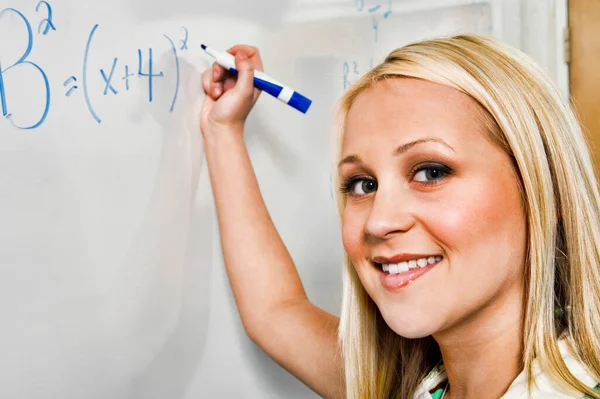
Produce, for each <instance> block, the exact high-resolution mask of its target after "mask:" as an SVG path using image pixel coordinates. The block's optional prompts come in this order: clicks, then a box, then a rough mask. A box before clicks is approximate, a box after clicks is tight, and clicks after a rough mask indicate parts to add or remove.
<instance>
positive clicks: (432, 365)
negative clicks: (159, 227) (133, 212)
mask: <svg viewBox="0 0 600 399" xmlns="http://www.w3.org/2000/svg"><path fill="white" fill-rule="evenodd" d="M230 52H231V53H232V54H235V55H236V63H237V66H238V68H239V70H240V73H239V77H238V78H237V79H236V78H235V77H233V76H231V75H229V74H228V73H226V72H225V71H224V70H223V69H222V68H220V67H219V66H217V65H214V66H213V68H212V69H211V70H208V71H206V72H205V74H204V75H203V85H204V89H205V91H206V93H207V96H206V100H205V103H204V106H203V109H202V115H201V129H202V134H203V138H204V143H205V146H204V150H205V152H206V159H207V162H208V167H209V171H210V178H211V181H212V184H213V191H214V196H215V201H216V205H217V213H218V218H219V225H220V232H221V242H222V248H223V252H224V257H225V264H226V267H227V272H228V275H229V279H230V282H231V285H232V287H233V292H234V295H235V299H236V302H237V305H238V308H239V311H240V314H241V318H242V321H243V323H244V326H245V328H246V331H247V333H248V335H249V336H250V338H251V339H252V340H254V341H255V342H256V343H257V344H258V345H259V346H260V347H261V348H263V350H264V351H265V352H266V353H267V354H268V355H270V356H271V357H272V358H273V359H274V360H275V361H277V362H278V363H279V364H280V365H282V366H283V367H284V368H286V369H287V370H288V371H290V372H291V373H292V374H294V375H296V376H297V377H298V378H299V379H300V380H302V381H303V382H304V383H305V384H307V385H308V386H309V387H311V388H312V389H313V390H314V391H315V392H317V393H319V394H320V395H322V396H324V397H348V398H365V399H366V398H369V399H370V398H419V399H425V398H427V399H429V398H440V397H443V398H444V399H449V398H452V399H456V398H466V399H469V398H478V399H482V398H499V397H503V398H528V397H531V398H544V399H547V398H581V397H584V395H588V396H589V397H592V398H600V393H598V392H600V385H597V384H598V382H600V194H599V192H598V188H597V183H596V179H595V176H594V172H593V167H592V163H591V161H590V155H589V151H588V148H587V146H586V142H585V140H584V137H583V134H582V131H581V128H580V126H579V124H578V122H577V120H576V118H575V116H574V115H573V112H572V110H571V109H570V107H569V106H568V104H566V103H565V102H564V101H563V100H562V99H561V96H560V94H559V92H558V91H557V90H556V88H555V87H554V86H553V84H552V83H551V82H550V80H549V79H548V77H546V75H545V73H544V72H543V71H542V70H541V69H540V68H539V67H538V66H536V65H535V64H534V63H533V62H532V61H531V60H530V59H529V58H528V57H527V56H525V55H524V54H522V53H521V52H519V51H517V50H514V49H512V48H509V47H507V46H506V45H503V44H501V43H499V42H497V41H495V40H493V39H490V38H485V37H480V36H473V35H461V36H455V37H451V38H442V39H437V40H427V41H422V42H418V43H414V44H411V45H408V46H405V47H402V48H400V49H398V50H395V51H393V52H392V53H391V54H390V55H389V56H388V57H387V58H386V60H385V61H384V62H383V63H382V64H380V65H378V66H377V67H375V68H374V69H373V70H371V71H370V72H368V73H367V74H366V75H365V76H364V77H363V78H362V79H361V80H360V81H359V82H357V83H356V84H354V86H353V87H351V88H350V89H349V90H348V91H347V92H346V93H345V94H344V97H343V98H342V100H341V103H340V104H341V106H340V121H339V129H338V132H337V136H336V142H337V145H336V153H335V157H334V158H335V168H336V169H337V172H338V173H337V182H338V184H339V187H340V192H339V193H338V197H337V203H338V208H339V211H340V217H341V222H342V239H343V244H344V249H345V260H344V295H343V307H342V312H341V320H338V319H337V318H336V317H335V316H333V315H330V314H328V313H326V312H324V311H322V310H320V309H318V308H316V307H315V306H313V305H312V304H311V303H310V302H309V301H308V299H307V297H306V294H305V292H304V290H303V288H302V284H301V282H300V280H299V277H298V274H297V272H296V270H295V267H294V265H293V263H292V260H291V258H290V256H289V254H288V253H287V251H286V249H285V247H284V244H283V243H282V242H281V240H280V238H279V236H278V234H277V232H276V229H275V227H274V226H273V223H272V222H271V219H270V217H269V214H268V212H267V210H266V208H265V205H264V203H263V201H262V198H261V195H260V192H259V189H258V185H257V182H256V179H255V176H254V173H253V170H252V166H251V164H250V161H249V158H248V154H247V151H246V147H245V146H244V142H243V137H242V135H243V128H244V122H245V119H246V117H247V115H248V113H249V112H250V110H251V108H252V106H253V104H254V103H255V101H256V99H257V97H258V95H259V93H258V91H257V90H255V89H254V88H253V86H252V74H253V69H254V68H257V69H262V63H261V60H260V56H259V53H258V50H257V49H255V48H252V47H249V46H235V47H233V48H232V49H230ZM247 276H252V279H248V278H247ZM338 337H339V340H338ZM338 343H339V344H338ZM594 388H595V391H594Z"/></svg>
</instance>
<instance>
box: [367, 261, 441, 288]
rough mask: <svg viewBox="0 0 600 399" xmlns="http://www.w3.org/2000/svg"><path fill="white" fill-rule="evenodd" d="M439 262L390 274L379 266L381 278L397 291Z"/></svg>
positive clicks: (384, 285)
mask: <svg viewBox="0 0 600 399" xmlns="http://www.w3.org/2000/svg"><path fill="white" fill-rule="evenodd" d="M439 263H440V262H438V263H434V264H433V265H427V266H425V267H417V268H416V269H410V270H408V271H406V272H402V273H399V274H390V273H387V272H384V271H383V270H381V268H380V267H378V268H377V269H378V273H379V278H380V280H381V285H383V287H384V288H385V289H386V290H388V291H390V292H395V291H397V290H398V289H400V288H403V287H406V286H407V285H408V284H410V283H412V282H413V281H415V280H416V279H418V278H419V277H421V276H422V275H424V274H425V273H427V272H428V271H430V270H431V269H433V268H434V267H436V266H437V265H438V264H439Z"/></svg>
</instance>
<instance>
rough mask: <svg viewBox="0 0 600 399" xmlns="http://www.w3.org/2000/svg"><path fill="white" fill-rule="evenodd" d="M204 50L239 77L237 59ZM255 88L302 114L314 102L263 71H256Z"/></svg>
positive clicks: (208, 48)
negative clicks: (236, 66) (236, 65)
mask: <svg viewBox="0 0 600 399" xmlns="http://www.w3.org/2000/svg"><path fill="white" fill-rule="evenodd" d="M201 47H202V50H204V51H206V53H207V54H209V55H211V56H212V57H214V58H215V60H216V62H217V64H219V65H221V66H222V67H223V68H225V69H227V70H228V71H229V72H231V73H233V74H235V75H237V73H238V71H237V69H236V68H235V57H234V56H233V55H231V54H229V53H226V52H222V51H216V50H213V49H211V48H210V47H207V46H205V45H204V44H202V45H201ZM254 86H256V88H258V89H260V90H262V91H265V92H267V93H269V94H270V95H272V96H273V97H275V98H278V99H280V100H281V101H283V102H284V103H286V104H288V105H290V106H292V107H294V108H296V109H297V110H298V111H300V112H302V113H306V111H308V108H309V107H310V105H311V103H312V101H311V100H309V99H308V98H306V97H304V96H303V95H302V94H300V93H298V92H296V91H294V90H292V89H290V88H289V87H287V86H285V85H283V84H281V83H279V82H278V81H276V80H275V79H272V78H270V77H269V76H267V75H265V74H264V73H263V72H261V71H257V70H255V71H254Z"/></svg>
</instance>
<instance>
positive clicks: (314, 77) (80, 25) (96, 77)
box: [0, 0, 564, 399]
mask: <svg viewBox="0 0 600 399" xmlns="http://www.w3.org/2000/svg"><path fill="white" fill-rule="evenodd" d="M559 3H560V2H558V3H557V2H554V1H550V2H544V6H542V5H541V4H542V3H541V2H535V1H532V0H527V1H526V0H523V1H516V0H515V1H510V0H507V1H497V0H496V1H492V0H490V1H471V0H469V1H467V0H444V1H438V0H423V1H399V0H398V1H396V0H394V1H390V0H380V1H379V2H378V1H377V0H373V1H371V0H365V1H362V0H276V1H275V0H271V1H269V0H258V1H253V2H248V1H243V0H221V1H218V2H217V1H213V2H210V1H206V0H195V1H191V0H169V1H159V0H119V1H117V0H104V1H102V2H89V1H81V0H78V1H76V0H46V1H35V0H34V1H30V0H0V112H1V113H2V118H0V192H1V195H0V299H1V300H0V317H1V327H2V329H1V331H2V334H0V353H1V354H2V362H0V397H2V398H26V399H33V398H61V399H65V398H74V399H75V398H77V399H80V398H89V399H96V398H111V399H112V398H115V399H120V398H123V399H126V398H127V399H131V398H144V399H146V398H209V397H210V398H215V397H218V398H239V397H244V398H267V397H272V398H279V397H286V398H307V397H316V395H315V394H314V393H312V392H311V391H310V390H309V389H308V388H306V387H305V386H303V385H302V384H301V383H299V382H298V381H297V380H296V379H295V378H294V377H292V376H290V375H289V374H288V373H287V372H285V371H284V370H283V369H281V368H280V367H278V366H277V365H276V364H275V363H274V362H272V361H271V360H270V359H269V358H267V357H266V356H265V355H264V354H263V353H262V352H261V351H260V349H259V348H257V347H256V346H255V345H254V344H253V343H252V342H251V341H250V340H249V339H248V338H247V337H246V335H245V333H244V330H243V328H242V325H241V322H240V320H239V316H238V313H237V309H236V307H235V303H234V300H233V297H232V294H231V291H230V288H229V285H228V281H227V276H226V274H225V271H224V266H223V261H222V255H221V251H220V243H219V239H218V228H217V225H216V219H215V213H214V204H213V202H212V195H211V191H210V190H211V189H210V184H209V181H208V175H207V171H206V166H205V163H204V156H203V151H202V140H201V136H200V133H199V130H198V126H199V121H198V114H199V109H200V107H201V103H202V99H203V93H202V88H201V84H200V74H201V72H202V71H203V70H204V69H205V68H206V67H207V66H208V65H209V63H210V60H209V59H208V58H206V57H205V56H204V55H203V54H202V51H201V50H200V44H201V43H205V44H207V45H209V46H211V47H213V48H216V49H226V48H228V47H229V46H231V45H233V44H236V43H248V44H252V45H255V46H257V47H259V48H260V49H261V53H262V55H263V59H264V63H265V69H266V71H267V72H268V73H269V74H270V75H271V76H273V77H274V78H276V79H277V80H279V81H282V82H285V83H286V84H287V85H289V86H291V87H293V88H294V89H296V90H298V91H299V92H301V93H303V94H305V95H306V96H308V97H309V98H311V99H312V100H313V105H312V107H311V109H310V110H309V112H308V113H307V114H306V115H303V114H301V113H299V112H297V111H295V110H293V109H292V108H291V107H287V106H285V105H283V104H281V103H280V102H278V101H277V100H275V99H273V98H269V97H268V96H267V95H263V96H261V99H260V100H259V102H258V104H257V106H256V108H255V110H254V111H253V112H252V114H251V116H250V118H249V121H248V123H247V129H246V135H245V137H246V142H247V145H248V148H249V151H250V154H251V158H252V161H253V165H254V168H255V171H256V174H257V176H258V180H259V183H260V186H261V190H262V192H263V196H264V198H265V201H266V202H267V206H268V208H269V210H270V212H271V215H272V217H273V220H274V222H275V224H276V226H277V228H278V230H279V232H280V234H281V235H282V237H283V240H284V242H285V243H286V245H287V247H288V249H289V251H290V253H291V254H292V257H293V259H294V261H295V263H296V265H297V267H298V270H299V273H300V275H301V277H302V280H303V282H304V284H305V288H306V291H307V293H308V295H309V298H310V299H311V300H312V301H313V302H314V303H315V304H316V305H318V306H320V307H322V308H324V309H325V310H327V311H329V312H331V313H334V314H337V315H339V308H340V300H341V267H340V266H341V259H342V246H341V237H340V231H339V225H338V220H337V216H336V211H335V204H334V200H333V191H332V190H334V189H335V188H333V187H332V186H331V173H330V168H329V165H330V160H329V158H328V157H329V153H330V152H329V135H330V132H331V127H332V121H333V110H334V105H335V101H336V100H337V99H338V98H339V96H340V94H341V93H342V92H343V90H344V89H345V88H347V87H348V85H350V84H352V83H353V82H354V81H356V79H358V77H359V76H361V75H362V74H363V73H364V72H365V71H366V70H368V69H369V68H370V67H371V65H374V64H375V63H377V62H379V61H381V60H382V59H383V57H384V56H385V55H386V54H387V53H388V52H389V51H391V50H392V49H394V48H396V47H399V46H401V45H403V44H406V43H408V42H411V41H414V40H418V39H421V38H426V37H433V36H437V35H447V34H451V33H459V32H472V33H483V34H491V35H494V36H496V37H499V38H502V39H504V40H506V41H507V42H509V43H511V44H513V45H515V46H517V47H521V48H524V49H525V50H527V49H528V46H529V48H530V49H535V52H537V53H536V54H537V55H536V56H537V58H538V59H539V60H540V62H542V63H543V64H544V63H545V66H547V67H548V69H549V70H552V73H553V75H554V76H555V78H556V79H557V81H560V79H561V78H560V76H562V75H564V69H562V64H561V62H560V60H558V58H557V56H556V54H560V43H559V40H557V39H556V38H559V37H560V36H559V33H557V32H560V28H561V27H562V25H561V22H560V18H558V17H557V15H558V16H559V17H560V15H561V14H560V13H559V14H556V12H557V10H560V9H561V8H560V7H562V5H561V4H562V3H560V4H559ZM532 8H533V9H536V10H537V11H539V12H537V13H531V12H529V11H530V10H531V9H532ZM532 15H533V16H535V18H539V19H540V20H543V21H546V20H550V19H547V18H545V17H544V16H547V15H551V16H553V17H554V19H553V20H552V21H554V23H553V24H546V25H543V24H538V25H531V24H529V23H528V21H530V18H531V16H532ZM540 15H541V16H542V17H540ZM563 16H564V15H563ZM523 26H527V27H528V28H527V29H526V30H525V29H521V27H523ZM535 26H541V28H540V31H539V32H538V31H536V30H535V29H536V28H535ZM542 28H543V29H542ZM540 32H541V33H540ZM539 35H546V36H551V37H552V40H548V41H542V40H541V38H544V37H546V36H541V38H540V36H539ZM532 52H533V50H532ZM561 74H562V75H561ZM563 82H564V79H563ZM563 86H564V84H563ZM248 278H252V276H248Z"/></svg>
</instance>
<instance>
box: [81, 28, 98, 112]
mask: <svg viewBox="0 0 600 399" xmlns="http://www.w3.org/2000/svg"><path fill="white" fill-rule="evenodd" d="M96 29H98V24H96V25H94V27H93V28H92V31H91V32H90V36H89V37H88V41H87V44H86V46H85V55H84V57H83V77H82V82H83V95H84V97H85V102H86V104H87V106H88V109H89V110H90V113H91V114H92V116H93V117H94V119H95V120H96V122H98V123H102V120H101V119H100V118H99V117H98V115H97V114H96V112H95V111H94V107H93V106H92V101H91V99H90V94H89V93H88V88H87V62H88V55H89V53H90V45H91V44H92V38H93V37H94V33H95V32H96Z"/></svg>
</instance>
